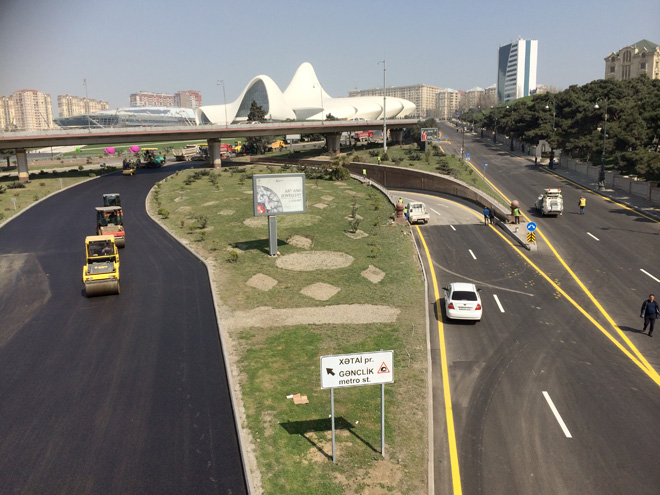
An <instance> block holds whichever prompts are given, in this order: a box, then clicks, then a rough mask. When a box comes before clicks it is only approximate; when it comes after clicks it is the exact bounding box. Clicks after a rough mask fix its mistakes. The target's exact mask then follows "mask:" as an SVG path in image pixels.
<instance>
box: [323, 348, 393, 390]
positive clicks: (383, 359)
mask: <svg viewBox="0 0 660 495" xmlns="http://www.w3.org/2000/svg"><path fill="white" fill-rule="evenodd" d="M393 367H394V351H379V352H360V353H357V354H340V355H336V356H321V388H342V387H356V386H358V385H380V384H382V383H392V382H394V369H393Z"/></svg>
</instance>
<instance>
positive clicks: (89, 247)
mask: <svg viewBox="0 0 660 495" xmlns="http://www.w3.org/2000/svg"><path fill="white" fill-rule="evenodd" d="M85 253H86V261H87V262H86V264H85V266H84V267H83V275H82V281H83V284H84V285H85V294H86V295H87V297H94V296H105V295H109V294H119V251H118V250H117V246H116V244H115V240H114V238H113V237H111V236H107V235H92V236H87V237H85Z"/></svg>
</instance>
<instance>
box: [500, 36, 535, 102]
mask: <svg viewBox="0 0 660 495" xmlns="http://www.w3.org/2000/svg"><path fill="white" fill-rule="evenodd" d="M538 43H539V42H538V40H523V39H519V40H518V41H514V42H513V43H509V44H508V45H504V46H501V47H500V48H499V52H498V55H499V57H498V64H497V97H498V100H499V103H506V102H508V101H512V100H515V99H517V98H522V97H524V96H529V95H530V94H531V93H532V91H533V90H535V89H536V65H537V53H538Z"/></svg>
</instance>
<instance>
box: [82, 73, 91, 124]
mask: <svg viewBox="0 0 660 495" xmlns="http://www.w3.org/2000/svg"><path fill="white" fill-rule="evenodd" d="M83 86H85V113H86V114H87V130H88V131H89V130H90V125H89V98H88V97H87V79H83Z"/></svg>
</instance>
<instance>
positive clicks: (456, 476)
mask: <svg viewBox="0 0 660 495" xmlns="http://www.w3.org/2000/svg"><path fill="white" fill-rule="evenodd" d="M415 228H416V229H417V233H418V234H419V238H420V240H421V241H422V245H423V246H424V252H426V259H427V260H428V264H429V269H430V271H431V280H432V281H433V294H434V296H435V309H436V312H437V315H438V339H439V340H440V362H441V367H442V389H443V391H444V397H445V417H446V418H447V437H448V441H449V461H450V463H451V480H452V486H453V487H454V495H461V494H462V493H463V489H462V488H461V472H460V469H459V467H458V448H457V447H456V430H455V429H454V410H453V409H452V406H451V390H450V389H449V367H448V365H447V348H446V346H445V330H444V326H443V325H442V308H441V307H440V291H439V289H438V280H437V278H436V276H435V269H434V268H433V260H432V259H431V253H430V252H429V248H428V246H427V245H426V240H425V239H424V236H423V235H422V232H421V230H419V226H418V225H415Z"/></svg>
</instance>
